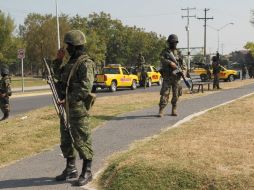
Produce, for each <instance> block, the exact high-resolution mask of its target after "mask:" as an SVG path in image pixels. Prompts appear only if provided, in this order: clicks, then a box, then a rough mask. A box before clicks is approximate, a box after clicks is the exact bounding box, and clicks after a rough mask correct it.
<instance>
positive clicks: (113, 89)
mask: <svg viewBox="0 0 254 190" xmlns="http://www.w3.org/2000/svg"><path fill="white" fill-rule="evenodd" d="M116 88H117V85H116V82H115V81H112V82H111V84H110V87H109V90H110V92H115V91H116Z"/></svg>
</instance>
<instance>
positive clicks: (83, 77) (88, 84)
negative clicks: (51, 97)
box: [53, 54, 95, 117]
mask: <svg viewBox="0 0 254 190" xmlns="http://www.w3.org/2000/svg"><path fill="white" fill-rule="evenodd" d="M56 64H57V65H55V66H54V67H53V70H54V77H55V78H56V79H57V80H58V83H59V84H60V85H59V92H60V97H62V98H65V99H68V102H69V109H70V116H71V117H79V116H82V115H86V114H87V113H86V110H85V109H83V108H84V107H83V104H84V103H83V102H85V101H86V98H87V96H88V94H89V93H91V90H92V87H93V82H94V74H95V64H94V62H93V61H92V60H91V59H90V58H89V57H88V56H87V55H85V54H83V55H81V56H80V57H79V58H78V59H70V60H69V61H68V63H67V64H65V65H63V64H62V63H61V64H60V63H59V62H58V63H57V62H56ZM75 64H78V66H77V68H76V70H75V71H74V73H73V74H72V76H71V79H70V82H69V87H68V97H66V87H67V81H68V77H69V75H70V72H71V70H72V68H73V66H74V65H75ZM57 66H59V67H58V68H57Z"/></svg>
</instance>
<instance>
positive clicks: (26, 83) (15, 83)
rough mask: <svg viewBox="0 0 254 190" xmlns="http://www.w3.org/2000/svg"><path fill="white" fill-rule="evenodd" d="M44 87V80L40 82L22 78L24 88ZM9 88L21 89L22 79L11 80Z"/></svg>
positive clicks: (39, 79) (45, 83)
mask: <svg viewBox="0 0 254 190" xmlns="http://www.w3.org/2000/svg"><path fill="white" fill-rule="evenodd" d="M44 85H47V81H46V80H42V79H41V78H32V77H24V86H25V87H32V86H44ZM11 87H12V88H21V87H22V78H21V77H13V78H11Z"/></svg>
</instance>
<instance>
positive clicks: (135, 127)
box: [0, 84, 254, 190]
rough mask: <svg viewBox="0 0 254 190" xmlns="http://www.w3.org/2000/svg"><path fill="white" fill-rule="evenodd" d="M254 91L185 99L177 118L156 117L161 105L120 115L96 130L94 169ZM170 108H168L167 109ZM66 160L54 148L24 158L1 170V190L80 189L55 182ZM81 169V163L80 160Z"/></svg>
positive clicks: (251, 87) (247, 89)
mask: <svg viewBox="0 0 254 190" xmlns="http://www.w3.org/2000/svg"><path fill="white" fill-rule="evenodd" d="M252 92H254V84H251V85H248V86H244V87H241V88H237V89H230V90H223V91H220V92H218V93H215V94H211V95H207V96H203V97H199V98H194V99H189V100H184V101H181V102H180V103H179V104H180V105H179V114H180V116H178V117H171V116H165V117H164V118H163V119H160V118H158V117H156V114H157V112H158V107H157V106H156V107H152V108H149V109H145V110H141V111H136V112H131V113H128V114H123V115H119V116H117V117H115V118H113V119H112V120H111V121H109V122H107V123H105V124H104V126H103V127H100V128H98V129H96V130H95V131H93V146H94V151H95V157H94V162H93V171H94V172H97V171H98V170H99V169H100V168H101V167H102V166H103V164H104V162H105V159H106V158H107V157H108V156H109V155H111V154H112V153H114V152H117V151H122V150H126V149H127V148H128V146H129V145H130V144H131V143H132V142H133V141H136V140H141V139H144V138H145V137H149V136H152V135H154V134H158V133H160V131H161V130H162V129H165V128H167V127H170V126H172V125H173V124H175V123H176V122H177V121H179V120H181V119H183V118H184V117H186V116H188V115H190V114H193V113H196V112H199V111H202V110H205V109H208V108H210V107H214V106H216V105H219V104H221V103H224V102H227V101H230V100H234V99H236V98H239V97H241V96H243V95H246V94H249V93H252ZM169 110H170V107H169V108H168V112H169ZM64 165H65V163H64V159H63V158H62V157H61V156H60V150H59V148H58V147H55V148H54V149H53V150H51V151H45V152H43V153H40V154H38V155H36V156H33V157H30V158H26V159H23V160H21V161H18V162H16V163H15V164H12V165H10V166H7V167H4V168H1V169H0V189H15V190H37V189H47V190H58V189H59V190H63V189H81V188H78V187H73V186H72V184H73V181H69V182H64V183H56V182H55V181H54V176H55V175H57V174H59V173H60V172H61V170H62V169H63V167H64ZM78 166H79V168H81V162H80V161H79V162H78Z"/></svg>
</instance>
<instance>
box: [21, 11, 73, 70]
mask: <svg viewBox="0 0 254 190" xmlns="http://www.w3.org/2000/svg"><path fill="white" fill-rule="evenodd" d="M59 25H60V40H61V44H63V38H64V34H65V33H66V32H67V31H68V30H70V24H69V22H68V16H66V15H61V16H60V17H59ZM20 29H22V31H20V34H21V35H22V37H23V39H24V40H25V42H26V52H27V53H26V57H27V62H26V63H27V64H29V67H30V68H31V72H33V71H36V73H37V74H40V73H41V72H42V58H43V57H46V58H49V59H53V58H55V55H56V51H57V49H58V47H57V28H56V17H53V16H52V15H40V14H36V13H31V14H29V15H28V16H27V18H26V19H25V23H24V26H21V27H20Z"/></svg>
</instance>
